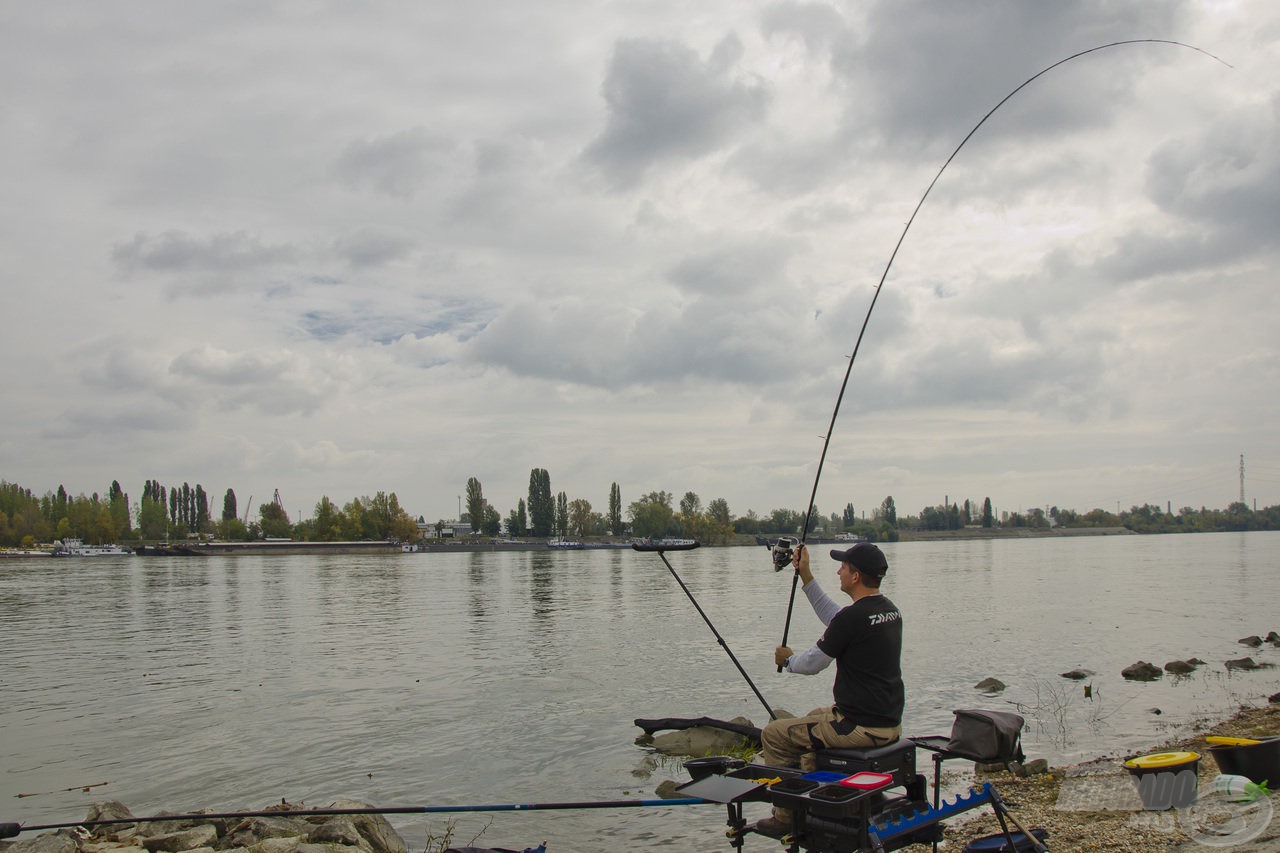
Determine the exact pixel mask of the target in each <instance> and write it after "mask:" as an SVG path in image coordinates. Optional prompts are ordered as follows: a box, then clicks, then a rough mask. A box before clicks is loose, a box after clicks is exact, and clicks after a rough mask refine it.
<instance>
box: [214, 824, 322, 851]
mask: <svg viewBox="0 0 1280 853" xmlns="http://www.w3.org/2000/svg"><path fill="white" fill-rule="evenodd" d="M312 829H313V827H312V825H311V824H309V823H307V822H306V821H305V820H300V819H298V818H289V817H249V818H245V819H244V820H242V821H240V822H239V823H238V824H236V825H235V826H234V827H233V828H232V829H231V831H230V832H228V833H227V834H226V835H225V836H224V837H223V838H222V840H221V841H219V842H218V849H219V850H227V849H229V848H232V847H253V846H254V845H255V844H258V843H260V842H262V841H266V840H268V839H271V838H293V839H297V840H298V841H301V840H302V839H303V838H306V837H307V836H308V835H310V834H311V830H312Z"/></svg>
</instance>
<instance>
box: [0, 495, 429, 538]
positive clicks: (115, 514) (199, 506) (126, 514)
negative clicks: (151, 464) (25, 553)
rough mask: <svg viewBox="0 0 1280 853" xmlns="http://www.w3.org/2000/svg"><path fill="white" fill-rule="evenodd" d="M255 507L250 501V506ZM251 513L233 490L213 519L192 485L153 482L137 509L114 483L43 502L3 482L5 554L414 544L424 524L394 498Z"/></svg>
mask: <svg viewBox="0 0 1280 853" xmlns="http://www.w3.org/2000/svg"><path fill="white" fill-rule="evenodd" d="M251 500H252V499H251ZM250 510H251V507H245V512H244V514H243V516H241V515H240V514H239V512H238V501H237V499H236V493H235V491H234V490H233V489H227V491H226V493H225V494H224V495H223V499H222V512H221V514H220V515H219V516H218V517H216V518H215V517H214V516H213V514H212V512H211V509H210V499H209V494H208V492H207V491H206V490H205V488H204V486H202V485H200V484H199V483H197V484H196V485H195V487H194V488H193V487H192V486H191V485H190V484H189V483H183V484H182V485H181V486H169V487H168V488H166V487H165V486H163V485H162V484H161V483H160V482H159V481H158V480H147V481H146V483H145V484H144V485H143V489H142V498H141V500H140V501H139V502H138V503H136V504H131V503H130V501H129V496H128V495H127V494H126V493H125V491H124V489H122V488H121V487H120V482H119V481H118V480H113V481H112V483H111V486H110V488H108V489H107V491H106V495H105V497H104V496H100V495H99V494H98V493H97V492H94V493H93V494H92V495H90V496H85V495H77V496H75V497H72V496H71V495H69V494H68V493H67V490H66V489H65V488H64V487H63V486H58V489H57V491H56V492H46V493H45V494H43V495H40V496H37V495H36V494H35V493H33V492H32V490H31V489H29V488H23V487H22V486H20V485H18V484H17V483H9V482H7V481H4V480H0V547H6V548H15V547H17V548H31V547H34V546H35V545H36V544H37V543H41V542H52V541H53V540H55V539H67V538H76V539H83V540H84V541H85V542H88V543H90V544H104V543H111V542H160V541H181V540H184V539H187V538H189V537H193V536H200V537H213V538H217V539H222V540H225V541H252V540H255V539H265V538H288V539H298V540H306V541H356V540H362V539H373V540H381V539H396V540H404V541H408V540H412V539H416V538H417V537H418V524H417V522H416V521H414V519H413V518H412V517H411V516H410V515H409V514H408V513H407V512H406V511H405V510H404V509H403V508H402V507H401V506H400V501H399V499H398V498H397V497H396V495H395V492H391V493H390V494H388V493H386V492H378V493H377V494H375V495H373V496H372V497H368V496H365V497H358V498H353V499H352V500H350V501H348V502H347V503H345V504H342V505H338V504H336V503H334V502H333V501H332V500H330V499H329V498H328V496H325V497H322V498H321V499H320V501H319V502H318V503H317V504H316V506H315V511H314V513H313V515H312V517H311V518H309V519H302V520H299V521H297V522H294V521H291V520H290V518H289V514H288V513H287V512H286V511H285V509H284V506H283V505H282V504H281V503H280V501H279V499H278V496H277V497H276V499H273V500H271V501H264V502H262V503H261V504H259V506H258V512H257V518H255V519H252V520H251V519H250V518H249V515H250Z"/></svg>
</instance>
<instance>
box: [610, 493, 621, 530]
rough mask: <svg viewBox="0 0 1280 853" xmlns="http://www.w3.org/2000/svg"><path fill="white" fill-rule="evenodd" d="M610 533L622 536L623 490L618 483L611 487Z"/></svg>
mask: <svg viewBox="0 0 1280 853" xmlns="http://www.w3.org/2000/svg"><path fill="white" fill-rule="evenodd" d="M609 532H610V533H612V534H613V535H614V536H621V535H622V490H621V489H619V488H618V484H617V483H616V482H615V483H613V484H612V485H611V486H609Z"/></svg>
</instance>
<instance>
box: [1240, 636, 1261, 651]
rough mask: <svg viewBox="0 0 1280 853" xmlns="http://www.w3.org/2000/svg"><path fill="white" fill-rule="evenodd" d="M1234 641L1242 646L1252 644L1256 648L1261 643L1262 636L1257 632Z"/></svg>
mask: <svg viewBox="0 0 1280 853" xmlns="http://www.w3.org/2000/svg"><path fill="white" fill-rule="evenodd" d="M1236 642H1237V643H1239V644H1240V645H1242V646H1252V647H1253V648H1255V649H1256V648H1257V647H1258V646H1260V645H1262V638H1261V637H1259V636H1258V635H1257V634H1254V635H1252V636H1250V637H1242V638H1241V639H1239V640H1236Z"/></svg>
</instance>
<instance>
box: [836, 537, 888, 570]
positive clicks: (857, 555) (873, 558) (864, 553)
mask: <svg viewBox="0 0 1280 853" xmlns="http://www.w3.org/2000/svg"><path fill="white" fill-rule="evenodd" d="M831 559H833V560H839V561H840V562H842V563H848V564H849V565H851V566H853V567H854V568H855V569H857V570H858V571H860V572H866V573H867V574H869V575H875V576H876V577H878V578H882V577H884V573H885V572H887V571H889V561H888V560H886V559H885V558H884V552H883V551H881V550H880V549H879V548H877V547H876V546H875V545H872V544H871V543H870V542H859V543H858V544H857V545H854V546H853V547H852V548H846V549H845V550H843V551H834V550H833V551H832V552H831Z"/></svg>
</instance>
